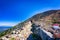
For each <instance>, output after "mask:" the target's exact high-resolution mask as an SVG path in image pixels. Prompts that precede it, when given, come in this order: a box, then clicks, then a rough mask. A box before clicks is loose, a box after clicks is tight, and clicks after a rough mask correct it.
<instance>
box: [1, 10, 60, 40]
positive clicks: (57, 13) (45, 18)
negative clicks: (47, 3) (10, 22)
mask: <svg viewBox="0 0 60 40" xmlns="http://www.w3.org/2000/svg"><path fill="white" fill-rule="evenodd" d="M56 22H57V23H59V24H60V10H49V11H46V12H43V13H39V14H36V15H34V16H33V17H31V18H29V19H28V20H26V21H24V22H21V23H19V24H18V25H16V26H14V27H13V28H11V29H9V30H7V31H5V32H4V33H6V35H5V36H3V35H2V36H3V37H1V38H2V39H4V40H7V39H8V40H12V39H16V40H27V38H28V37H29V35H30V34H31V33H33V32H32V31H31V29H32V25H33V24H36V25H40V26H41V27H42V28H44V29H49V27H51V26H52V24H53V23H56ZM0 36H1V35H0ZM6 36H8V37H7V38H6Z"/></svg>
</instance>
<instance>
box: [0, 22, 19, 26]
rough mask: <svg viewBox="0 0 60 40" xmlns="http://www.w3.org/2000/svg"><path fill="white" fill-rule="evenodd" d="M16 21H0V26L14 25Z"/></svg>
mask: <svg viewBox="0 0 60 40" xmlns="http://www.w3.org/2000/svg"><path fill="white" fill-rule="evenodd" d="M17 23H18V22H0V26H14V25H16V24H17Z"/></svg>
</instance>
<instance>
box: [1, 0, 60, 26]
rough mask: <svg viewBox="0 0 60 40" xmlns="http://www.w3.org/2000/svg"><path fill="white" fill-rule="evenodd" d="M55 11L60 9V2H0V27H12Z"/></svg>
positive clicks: (38, 0) (18, 0)
mask: <svg viewBox="0 0 60 40" xmlns="http://www.w3.org/2000/svg"><path fill="white" fill-rule="evenodd" d="M53 9H60V0H0V25H11V26H12V25H15V24H17V23H19V22H22V21H24V20H26V19H28V18H30V17H32V16H33V15H35V14H37V13H39V12H40V13H41V12H44V11H47V10H53Z"/></svg>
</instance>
